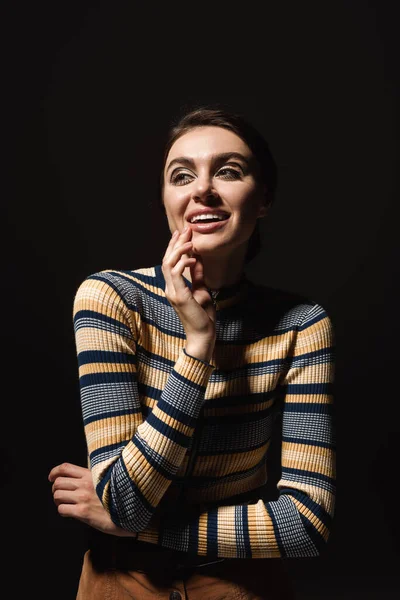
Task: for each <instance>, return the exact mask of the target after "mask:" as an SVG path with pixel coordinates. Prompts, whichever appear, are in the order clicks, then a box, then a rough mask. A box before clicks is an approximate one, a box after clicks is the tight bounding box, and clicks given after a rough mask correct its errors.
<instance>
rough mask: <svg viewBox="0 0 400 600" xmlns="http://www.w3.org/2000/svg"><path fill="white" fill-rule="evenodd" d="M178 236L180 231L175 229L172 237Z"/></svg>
mask: <svg viewBox="0 0 400 600" xmlns="http://www.w3.org/2000/svg"><path fill="white" fill-rule="evenodd" d="M177 235H178V230H177V229H175V231H174V233H173V234H172V237H176V236H177Z"/></svg>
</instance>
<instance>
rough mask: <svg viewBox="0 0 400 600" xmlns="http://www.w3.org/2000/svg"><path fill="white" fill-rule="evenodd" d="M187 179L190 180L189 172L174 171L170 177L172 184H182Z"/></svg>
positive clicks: (186, 181)
mask: <svg viewBox="0 0 400 600" xmlns="http://www.w3.org/2000/svg"><path fill="white" fill-rule="evenodd" d="M188 181H190V175H189V173H183V172H181V173H175V174H173V175H172V177H171V183H173V184H174V185H184V184H185V183H188Z"/></svg>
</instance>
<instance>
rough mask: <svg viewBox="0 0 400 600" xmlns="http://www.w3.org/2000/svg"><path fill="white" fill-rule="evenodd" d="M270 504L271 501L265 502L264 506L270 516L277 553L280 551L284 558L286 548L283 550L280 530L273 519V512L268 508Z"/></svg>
mask: <svg viewBox="0 0 400 600" xmlns="http://www.w3.org/2000/svg"><path fill="white" fill-rule="evenodd" d="M272 502H276V500H273V501H272ZM270 504H271V502H265V508H266V509H267V511H268V514H269V516H270V517H271V521H272V525H273V527H274V533H275V539H276V543H277V545H278V550H279V553H280V555H281V557H282V558H286V550H285V546H284V544H283V542H282V538H281V534H280V531H279V524H278V521H277V520H276V519H275V515H274V512H273V511H272V510H271V509H270V508H269V505H270Z"/></svg>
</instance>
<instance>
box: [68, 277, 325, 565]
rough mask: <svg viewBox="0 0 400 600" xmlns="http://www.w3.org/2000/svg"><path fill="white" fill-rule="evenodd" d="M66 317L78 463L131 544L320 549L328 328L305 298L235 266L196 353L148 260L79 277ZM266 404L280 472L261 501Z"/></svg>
mask: <svg viewBox="0 0 400 600" xmlns="http://www.w3.org/2000/svg"><path fill="white" fill-rule="evenodd" d="M185 281H186V283H187V285H188V287H189V288H191V282H190V281H189V280H187V279H186V278H185ZM73 324H74V331H75V342H76V349H77V358H78V367H79V388H80V398H81V405H82V415H83V426H84V431H85V438H86V443H87V451H88V466H89V468H90V469H91V472H92V476H93V481H94V485H95V489H96V492H97V494H98V496H99V498H100V500H101V501H102V503H103V505H104V507H105V509H106V510H107V511H108V512H109V514H110V516H111V519H112V521H113V522H114V523H115V524H117V525H118V526H120V527H122V528H124V529H126V530H128V531H130V532H135V533H133V537H132V538H131V541H132V544H135V543H136V542H137V541H139V543H141V542H145V543H146V544H145V545H147V544H153V545H157V546H159V547H161V548H166V549H173V550H178V551H184V552H186V553H188V554H190V555H200V556H207V557H218V558H286V557H313V556H318V555H319V554H320V552H321V550H322V548H323V547H324V546H325V543H326V542H327V541H328V538H329V534H330V531H331V524H332V518H333V516H334V507H335V440H334V426H333V395H332V385H333V377H334V375H333V373H334V360H333V357H334V336H333V330H332V324H331V320H330V318H329V316H328V315H327V313H326V311H325V310H324V309H323V308H322V307H321V306H320V305H319V304H318V303H316V302H314V301H312V300H309V299H307V298H304V297H303V296H298V295H295V294H293V293H291V292H287V291H282V290H276V289H273V288H270V287H267V286H264V285H260V284H256V283H254V282H252V281H250V280H249V279H248V278H247V276H246V275H243V276H242V278H241V280H240V281H239V282H238V283H237V284H235V285H233V286H230V287H226V288H222V289H221V290H220V291H219V294H218V295H217V304H216V343H215V347H214V352H213V355H212V359H211V362H210V363H208V362H205V361H203V360H200V359H198V358H196V357H194V356H191V355H189V354H188V353H187V352H186V349H185V341H186V337H185V332H184V329H183V326H182V324H181V322H180V320H179V318H178V316H177V314H176V312H175V310H174V309H173V307H172V305H171V304H170V303H169V301H168V300H167V298H166V296H165V279H164V275H163V273H162V269H161V265H157V266H155V267H145V268H139V269H136V270H104V271H99V272H97V273H94V274H91V275H89V276H88V277H86V279H84V281H83V282H81V284H80V285H79V287H78V289H77V291H76V295H75V298H74V304H73ZM277 415H278V416H279V417H280V423H281V425H280V427H279V431H280V434H281V441H280V455H281V456H280V472H279V477H278V478H277V479H278V481H277V484H276V488H274V489H276V494H275V496H274V497H271V498H268V497H267V498H265V497H264V496H265V494H264V490H265V486H266V484H267V481H268V476H269V472H268V467H267V465H268V461H267V458H268V450H269V448H270V446H271V441H272V439H273V435H275V434H276V429H274V427H273V425H274V422H275V421H276V417H277ZM274 432H275V433H274Z"/></svg>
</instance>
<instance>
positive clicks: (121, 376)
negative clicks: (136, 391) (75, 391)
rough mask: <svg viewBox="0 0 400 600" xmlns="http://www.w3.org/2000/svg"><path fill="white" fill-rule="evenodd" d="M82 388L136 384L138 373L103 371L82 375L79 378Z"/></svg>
mask: <svg viewBox="0 0 400 600" xmlns="http://www.w3.org/2000/svg"><path fill="white" fill-rule="evenodd" d="M79 382H80V386H81V388H82V389H83V388H86V387H89V386H91V385H101V384H105V383H132V384H136V372H133V371H132V372H131V373H125V372H122V371H119V372H115V371H107V372H105V371H102V372H101V373H90V374H88V375H81V376H80V378H79Z"/></svg>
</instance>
